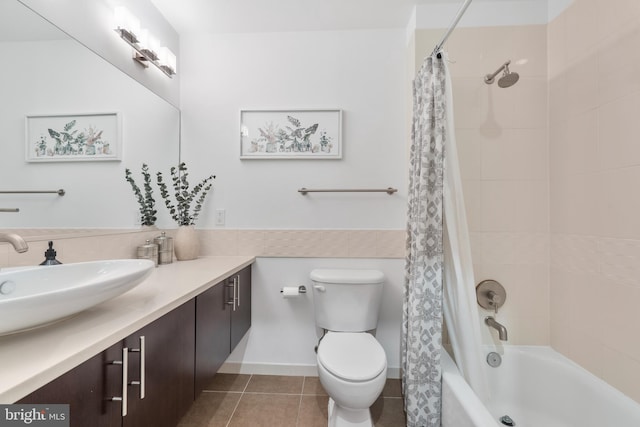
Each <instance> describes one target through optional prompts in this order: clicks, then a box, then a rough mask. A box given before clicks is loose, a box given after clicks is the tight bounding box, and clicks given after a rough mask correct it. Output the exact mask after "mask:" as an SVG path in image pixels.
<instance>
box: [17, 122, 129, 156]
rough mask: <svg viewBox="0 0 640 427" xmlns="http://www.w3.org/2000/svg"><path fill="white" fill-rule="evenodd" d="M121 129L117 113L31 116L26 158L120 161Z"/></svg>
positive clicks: (27, 128) (28, 124)
mask: <svg viewBox="0 0 640 427" xmlns="http://www.w3.org/2000/svg"><path fill="white" fill-rule="evenodd" d="M121 132H122V123H121V116H120V114H119V113H117V112H108V113H78V114H42V115H28V116H26V118H25V160H26V161H27V162H93V161H120V160H121V155H122V154H121V151H122V135H121Z"/></svg>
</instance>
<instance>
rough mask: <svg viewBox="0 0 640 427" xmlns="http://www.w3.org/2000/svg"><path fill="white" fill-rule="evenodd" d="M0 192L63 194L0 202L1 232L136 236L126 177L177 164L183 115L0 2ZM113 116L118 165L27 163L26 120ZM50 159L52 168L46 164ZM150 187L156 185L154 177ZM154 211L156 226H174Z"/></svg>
mask: <svg viewBox="0 0 640 427" xmlns="http://www.w3.org/2000/svg"><path fill="white" fill-rule="evenodd" d="M0 58H2V67H0V94H1V95H0V138H1V139H0V146H1V147H2V148H1V151H0V191H17V190H35V191H51V190H57V189H64V190H65V192H66V194H65V195H64V196H58V195H55V194H21V195H14V194H0V209H2V208H4V209H7V208H18V209H19V212H17V213H8V212H0V229H5V228H46V229H51V228H103V229H137V228H139V225H138V224H137V223H136V222H137V218H138V215H137V209H138V205H137V203H136V201H135V198H134V196H133V192H132V191H131V188H130V186H129V184H128V183H127V182H126V181H125V178H124V176H125V168H129V169H131V170H132V171H133V172H134V177H135V178H136V180H137V181H138V182H139V183H140V185H141V184H142V177H141V175H140V168H141V166H142V164H143V163H147V164H148V165H149V167H150V169H151V170H152V171H153V172H154V175H155V172H156V171H164V172H165V174H168V171H169V168H170V167H171V166H174V165H176V164H177V162H178V158H179V145H180V143H179V141H180V111H179V110H178V109H177V108H175V107H174V106H172V105H171V104H169V103H168V102H167V101H165V100H163V99H162V98H160V97H159V96H157V95H156V94H154V93H153V92H151V91H150V90H149V89H147V88H145V87H143V86H142V85H141V84H139V83H138V82H136V81H135V80H133V79H132V78H131V77H129V76H127V75H126V74H124V73H123V72H121V71H120V70H119V69H117V68H116V67H114V66H113V65H112V64H110V63H108V62H107V61H105V60H104V59H103V58H101V57H99V56H98V55H96V54H95V53H94V52H92V51H90V50H89V49H87V48H86V47H84V46H83V45H82V44H80V43H79V42H77V41H76V40H73V39H71V38H70V37H69V36H68V35H66V34H65V33H64V32H62V31H60V30H59V29H58V28H56V27H55V26H54V25H53V24H52V23H50V22H48V21H46V20H45V19H43V18H42V17H41V16H39V15H37V14H36V13H34V12H33V11H31V10H30V9H28V8H27V7H25V6H24V5H23V4H21V3H20V2H18V1H17V0H6V1H3V2H0ZM94 113H118V115H119V117H120V118H121V123H120V125H121V126H120V135H121V140H122V146H121V150H122V151H121V160H120V161H64V162H58V161H55V162H54V161H43V162H28V161H26V154H27V150H34V149H35V148H34V147H29V146H28V145H27V146H25V144H27V143H26V142H25V134H26V125H25V119H26V117H27V116H48V115H51V116H56V115H74V114H77V115H82V114H94ZM49 160H53V159H49ZM154 179H155V177H154ZM155 195H156V196H157V197H156V199H157V209H158V211H159V215H158V223H157V225H158V226H160V227H168V226H170V224H171V223H170V220H169V218H168V215H167V214H166V213H165V212H164V211H165V209H164V206H161V202H162V201H161V200H160V196H159V194H157V193H156V194H155Z"/></svg>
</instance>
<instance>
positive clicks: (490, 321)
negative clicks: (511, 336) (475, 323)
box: [484, 316, 507, 341]
mask: <svg viewBox="0 0 640 427" xmlns="http://www.w3.org/2000/svg"><path fill="white" fill-rule="evenodd" d="M484 323H485V324H486V325H487V326H490V327H492V328H494V329H495V330H497V331H498V338H500V341H506V340H507V328H505V327H504V325H502V324H500V323H498V322H497V321H496V319H494V318H493V316H487V317H485V318H484Z"/></svg>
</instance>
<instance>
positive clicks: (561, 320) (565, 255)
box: [548, 0, 640, 402]
mask: <svg viewBox="0 0 640 427" xmlns="http://www.w3.org/2000/svg"><path fill="white" fill-rule="evenodd" d="M548 49H549V139H550V159H551V163H550V184H551V186H550V189H551V194H550V216H551V257H550V259H551V281H550V282H551V293H550V297H551V298H550V302H551V304H550V308H551V309H550V316H551V317H550V318H551V345H552V346H553V347H554V348H555V349H556V350H558V351H560V352H561V353H563V354H565V355H566V356H568V357H570V358H571V359H573V360H574V361H576V362H577V363H579V364H580V365H582V366H584V367H585V368H587V369H588V370H590V371H591V372H593V373H594V374H595V375H597V376H599V377H601V378H603V379H604V380H605V381H607V382H608V383H610V384H612V385H613V386H615V387H617V388H618V389H620V390H621V391H623V392H624V393H626V394H627V395H628V396H630V397H632V398H633V399H635V400H637V401H639V402H640V340H638V339H637V336H638V335H637V329H638V325H640V310H639V308H640V191H639V187H640V120H639V118H640V2H638V1H636V0H575V1H574V2H573V4H572V5H571V6H570V7H569V8H568V9H567V10H565V11H564V12H563V13H562V14H561V15H560V16H559V17H558V18H556V19H555V20H554V21H552V22H551V23H550V24H549V26H548Z"/></svg>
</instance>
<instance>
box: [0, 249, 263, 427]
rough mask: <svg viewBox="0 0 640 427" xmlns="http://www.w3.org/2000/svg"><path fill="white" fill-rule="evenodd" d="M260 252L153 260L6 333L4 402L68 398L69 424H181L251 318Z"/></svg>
mask: <svg viewBox="0 0 640 427" xmlns="http://www.w3.org/2000/svg"><path fill="white" fill-rule="evenodd" d="M254 260H255V259H254V257H250V256H228V257H227V256H223V257H203V258H199V259H197V260H193V261H186V262H175V263H173V264H168V265H161V266H159V267H158V268H156V269H154V271H153V272H152V273H151V276H149V277H148V278H147V279H146V280H145V281H144V282H143V283H141V284H140V285H138V286H137V287H136V288H134V289H132V290H130V291H129V292H127V293H125V294H123V295H121V296H119V297H116V298H114V299H112V300H110V301H107V302H105V303H103V304H100V305H98V306H95V307H93V308H91V309H89V310H86V311H83V312H81V313H79V314H78V315H76V316H74V317H73V318H69V319H66V320H62V321H60V322H58V323H55V324H52V325H49V326H45V327H41V328H37V329H34V330H31V331H26V332H22V333H18V334H14V335H7V336H4V337H0V361H1V362H2V363H0V378H1V379H2V380H1V381H0V403H14V402H15V403H68V404H70V413H71V425H72V426H79V427H80V426H88V425H91V426H96V427H97V426H143V425H153V426H175V425H177V423H178V422H179V420H180V419H181V417H182V416H183V415H184V413H186V411H187V410H188V409H189V407H190V405H191V404H192V403H193V401H194V399H195V398H196V397H197V396H198V395H199V393H200V391H201V390H202V389H203V388H204V387H205V386H206V385H207V384H208V382H209V381H211V379H212V377H213V375H215V373H216V372H217V370H218V369H219V368H220V366H221V365H222V363H223V362H224V361H225V359H226V358H227V356H228V355H229V354H230V353H231V351H232V350H233V348H234V347H235V346H236V345H237V344H238V342H239V341H240V340H241V339H242V337H243V336H244V335H245V333H246V332H247V330H248V329H249V327H250V326H251V264H252V263H253V262H254Z"/></svg>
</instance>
